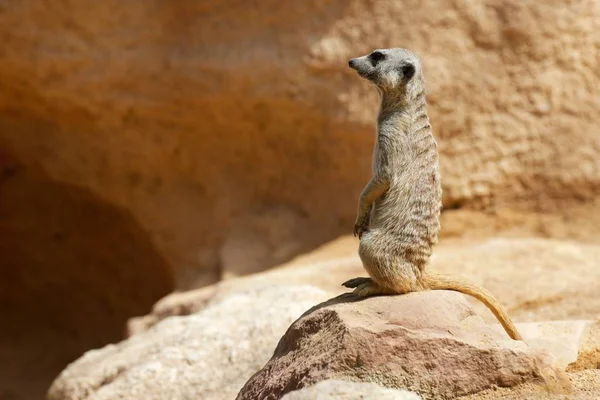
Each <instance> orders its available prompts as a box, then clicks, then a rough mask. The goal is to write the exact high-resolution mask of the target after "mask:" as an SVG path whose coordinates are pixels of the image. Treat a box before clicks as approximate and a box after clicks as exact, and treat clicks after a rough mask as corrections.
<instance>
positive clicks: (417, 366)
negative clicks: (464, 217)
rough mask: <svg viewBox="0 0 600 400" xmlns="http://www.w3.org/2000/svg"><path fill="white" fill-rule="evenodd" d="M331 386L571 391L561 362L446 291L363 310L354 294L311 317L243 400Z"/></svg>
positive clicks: (295, 328) (433, 392) (289, 335)
mask: <svg viewBox="0 0 600 400" xmlns="http://www.w3.org/2000/svg"><path fill="white" fill-rule="evenodd" d="M326 379H346V380H353V381H363V382H374V383H379V384H381V385H384V386H387V387H391V388H396V389H408V390H410V391H413V392H416V393H418V394H420V395H421V396H423V397H424V398H427V399H439V398H445V399H446V398H454V397H459V396H464V395H468V394H472V393H477V392H480V391H483V390H486V389H488V388H490V387H493V386H501V387H515V386H519V385H523V384H527V383H529V384H532V383H535V384H539V385H540V386H541V387H543V388H544V389H545V390H549V391H550V392H556V393H568V392H569V391H570V390H571V385H570V381H569V378H568V376H567V374H566V373H565V372H564V370H563V369H562V368H561V367H560V365H559V363H558V362H557V360H556V358H555V357H554V356H552V355H551V354H550V353H549V352H546V351H542V350H535V349H531V348H529V347H528V346H527V344H526V343H525V342H522V341H513V340H511V339H509V338H508V337H507V336H506V334H505V333H503V334H499V333H498V332H497V331H495V330H494V329H491V328H490V326H488V325H486V324H485V323H484V322H483V320H481V318H479V317H478V316H476V314H475V313H474V311H473V310H472V308H471V307H470V305H469V303H468V302H467V301H465V299H464V298H463V297H462V295H460V294H458V293H455V292H448V291H431V292H420V293H410V294H407V295H402V296H383V297H371V298H367V299H365V300H359V299H358V298H356V297H355V296H353V295H350V294H348V295H342V296H339V297H337V298H334V299H332V300H329V301H328V302H325V303H323V304H320V305H318V306H316V307H313V308H312V309H311V310H309V311H308V312H306V313H305V314H304V315H303V316H302V317H301V318H300V319H299V320H298V321H296V322H295V323H294V324H293V325H292V326H291V327H290V328H289V329H288V331H287V332H286V334H285V335H284V336H283V337H282V338H281V340H280V342H279V344H278V346H277V349H276V350H275V353H274V354H273V357H272V358H271V360H270V361H269V362H268V363H267V364H266V365H265V366H264V367H263V369H261V370H260V371H258V372H257V373H256V374H255V375H254V376H253V377H252V378H251V379H250V380H249V381H248V382H247V383H246V384H245V385H244V387H243V388H242V390H241V391H240V393H239V394H238V397H237V399H238V400H250V399H258V398H260V399H265V400H267V399H269V400H273V399H278V398H280V397H281V396H283V395H284V394H285V393H287V392H290V391H292V390H296V389H300V388H303V387H306V386H310V385H313V384H315V383H316V382H319V381H322V380H326Z"/></svg>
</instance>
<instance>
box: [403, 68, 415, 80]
mask: <svg viewBox="0 0 600 400" xmlns="http://www.w3.org/2000/svg"><path fill="white" fill-rule="evenodd" d="M414 75H415V66H414V65H412V64H406V65H403V66H402V77H403V78H404V80H406V81H409V80H410V79H411V78H412V77H413V76H414Z"/></svg>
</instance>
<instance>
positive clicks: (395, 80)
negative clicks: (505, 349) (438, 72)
mask: <svg viewBox="0 0 600 400" xmlns="http://www.w3.org/2000/svg"><path fill="white" fill-rule="evenodd" d="M349 65H350V67H351V68H352V69H354V70H355V71H356V72H357V73H358V75H359V76H360V77H362V78H364V79H366V80H367V81H369V82H370V83H371V84H373V85H374V86H375V87H376V88H377V90H378V92H379V94H380V99H381V103H380V108H379V115H378V117H377V139H376V143H375V146H374V151H373V166H372V167H373V176H372V178H371V180H370V181H369V182H368V184H367V185H366V187H365V188H364V189H363V191H362V193H361V195H360V198H359V204H358V215H357V218H356V222H355V225H354V235H355V236H358V238H359V240H360V244H359V251H358V253H359V256H360V259H361V261H362V263H363V266H364V268H365V270H366V271H367V272H368V274H369V276H370V277H369V278H366V277H364V278H363V277H358V278H354V279H350V280H348V281H346V282H344V283H343V284H342V285H343V286H345V287H347V288H352V289H354V291H353V293H355V294H356V295H358V296H361V297H366V296H372V295H394V294H405V293H409V292H415V291H423V290H453V291H457V292H460V293H463V294H466V295H469V296H473V297H474V298H476V299H478V300H480V301H481V302H483V303H484V304H485V305H486V306H487V308H489V309H490V311H492V313H493V314H494V315H495V316H496V318H497V319H498V320H499V321H500V323H501V324H502V326H503V327H504V329H505V330H506V332H507V333H508V335H509V336H510V337H511V338H512V339H514V340H522V337H521V335H520V334H519V332H518V331H517V329H516V328H515V326H514V324H513V322H512V321H511V319H510V317H509V316H508V313H507V312H506V311H505V309H504V308H503V307H502V305H501V304H500V303H499V302H498V301H497V300H496V299H495V298H494V297H493V296H492V294H491V293H490V292H489V291H488V290H486V289H484V288H482V287H479V286H477V285H475V284H473V283H470V282H469V281H467V280H466V279H464V278H462V277H452V276H445V275H440V274H435V273H432V272H429V271H426V267H427V266H428V264H429V259H430V256H431V252H432V248H433V246H434V245H435V244H436V243H437V241H438V233H439V230H440V213H441V208H442V187H441V180H440V171H439V162H438V150H437V143H436V141H435V139H434V137H433V133H432V129H431V125H430V122H429V117H428V115H427V102H426V99H425V96H426V91H425V80H424V77H423V70H422V64H421V61H420V59H419V57H418V56H417V55H416V54H414V53H413V52H411V51H409V50H406V49H401V48H391V49H379V50H375V51H373V52H372V53H370V54H368V55H365V56H362V57H357V58H353V59H351V60H350V62H349Z"/></svg>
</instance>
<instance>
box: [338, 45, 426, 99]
mask: <svg viewBox="0 0 600 400" xmlns="http://www.w3.org/2000/svg"><path fill="white" fill-rule="evenodd" d="M348 64H349V65H350V68H352V69H354V70H355V71H356V72H358V75H360V76H361V77H362V78H364V79H366V80H368V81H369V82H371V83H372V84H373V85H375V86H376V87H377V88H378V89H380V90H381V91H382V92H384V93H386V92H390V91H394V92H396V91H401V92H406V89H407V87H408V86H409V85H410V84H411V82H413V81H415V78H416V77H419V76H420V75H421V61H420V60H419V57H418V56H417V55H416V54H415V53H413V52H411V51H409V50H406V49H400V48H392V49H378V50H375V51H373V52H372V53H370V54H367V55H365V56H362V57H357V58H353V59H351V60H350V62H349V63H348Z"/></svg>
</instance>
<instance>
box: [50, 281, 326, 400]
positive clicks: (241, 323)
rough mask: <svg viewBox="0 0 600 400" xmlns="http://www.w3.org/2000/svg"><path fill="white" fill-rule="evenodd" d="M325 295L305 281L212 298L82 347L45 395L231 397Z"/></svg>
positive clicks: (64, 399)
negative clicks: (193, 310)
mask: <svg viewBox="0 0 600 400" xmlns="http://www.w3.org/2000/svg"><path fill="white" fill-rule="evenodd" d="M327 297H328V296H327V293H326V292H324V291H322V290H320V289H317V288H313V287H307V286H294V287H289V286H278V287H271V288H264V289H260V288H259V289H247V290H245V291H241V292H237V293H235V294H230V295H228V296H226V297H216V298H215V299H213V300H211V301H210V302H209V303H208V304H207V306H206V307H205V308H204V309H203V310H202V311H201V312H199V313H197V314H194V315H189V316H186V317H171V318H168V319H165V320H163V321H161V322H160V323H159V324H157V325H156V326H154V327H153V328H152V329H150V330H148V331H146V332H143V333H140V334H139V335H135V336H133V337H131V338H129V339H127V340H125V341H123V342H120V343H118V344H116V345H108V346H106V347H104V348H101V349H98V350H92V351H89V352H87V353H86V354H85V355H84V356H83V357H81V358H80V359H78V360H77V361H75V362H74V363H72V364H70V365H69V366H68V367H67V368H66V369H65V370H64V371H63V372H62V373H61V374H60V376H58V377H57V379H56V380H55V381H54V383H53V384H52V386H51V388H50V390H49V392H48V400H84V399H92V398H93V399H95V400H108V399H116V398H126V399H148V400H153V399H157V400H158V399H171V400H182V399H207V400H230V399H232V398H234V397H235V395H236V393H237V392H238V391H239V390H240V388H241V387H242V386H243V384H244V382H246V381H247V380H248V378H249V377H250V376H251V375H252V373H253V372H254V371H256V370H258V369H259V368H260V367H262V366H263V365H264V364H265V363H266V362H267V361H268V359H269V357H270V355H271V354H272V352H273V349H274V348H275V346H276V344H277V340H278V339H279V338H280V337H281V335H282V334H283V333H284V332H285V330H286V328H287V327H288V326H289V324H290V323H291V322H293V321H294V319H296V318H298V316H300V315H301V313H302V312H303V311H305V310H306V309H307V308H309V307H310V306H312V305H314V304H315V303H318V302H320V301H323V300H325V299H326V298H327Z"/></svg>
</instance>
